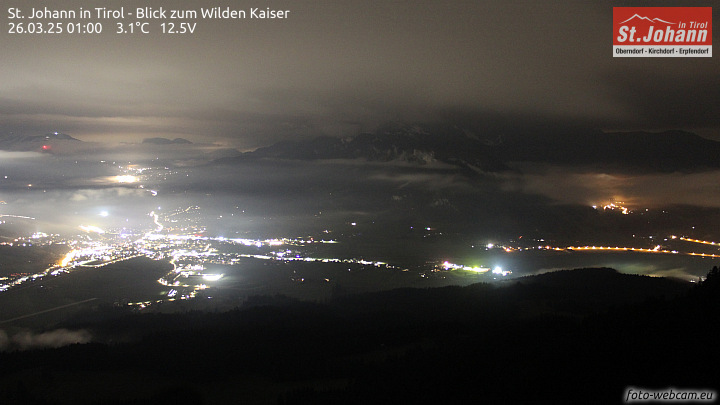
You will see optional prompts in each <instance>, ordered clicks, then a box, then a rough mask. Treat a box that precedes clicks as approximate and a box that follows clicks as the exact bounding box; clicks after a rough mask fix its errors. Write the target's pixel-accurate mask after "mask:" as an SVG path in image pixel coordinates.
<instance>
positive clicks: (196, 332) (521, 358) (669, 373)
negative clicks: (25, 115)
mask: <svg viewBox="0 0 720 405" xmlns="http://www.w3.org/2000/svg"><path fill="white" fill-rule="evenodd" d="M718 273H719V271H718V270H717V269H713V270H712V271H711V272H710V273H709V274H708V277H707V279H706V281H705V282H703V283H700V284H699V285H688V284H689V283H685V284H683V283H680V282H676V281H672V280H662V279H655V278H650V277H641V276H628V275H623V274H619V273H617V272H615V271H613V270H610V269H585V270H578V271H569V272H557V273H550V274H545V275H540V276H536V277H530V278H526V279H521V280H519V281H516V282H511V283H510V285H508V286H505V287H497V286H493V285H488V284H476V285H472V286H468V287H446V288H437V289H402V290H394V291H386V292H381V293H371V294H362V295H356V296H341V297H338V298H336V299H334V300H332V301H330V302H327V303H308V302H298V301H294V300H291V299H287V298H283V297H266V298H258V299H254V300H251V301H250V302H249V303H248V305H246V306H245V307H243V308H238V309H236V310H233V311H230V312H226V313H199V312H190V313H184V314H146V315H120V316H119V317H117V318H115V319H114V320H112V321H108V322H105V323H99V324H98V323H95V324H79V323H76V324H74V325H67V326H68V327H70V328H78V327H83V328H86V329H90V330H93V333H94V334H95V335H96V336H103V335H104V336H129V335H132V333H133V332H138V331H139V332H142V334H141V336H142V337H141V338H139V339H136V340H134V341H129V342H125V343H107V342H105V343H93V344H85V345H74V346H70V347H65V348H61V349H54V350H44V351H30V352H14V353H3V354H0V401H1V402H2V403H3V404H19V403H22V404H27V403H59V402H60V399H59V398H61V397H60V396H59V395H62V398H64V400H66V401H73V403H78V404H83V403H106V404H117V403H163V402H162V401H166V402H164V403H171V402H168V401H172V403H180V404H200V403H237V402H239V401H242V402H243V403H261V402H262V403H267V402H270V403H273V402H274V403H282V404H305V403H313V404H337V403H350V404H364V403H391V402H392V403H398V402H403V403H407V402H422V403H428V401H431V402H437V403H440V402H442V403H468V402H470V401H472V402H473V403H491V404H493V403H597V404H606V403H617V402H620V401H622V398H623V394H624V390H625V388H626V387H627V386H635V387H646V388H657V387H668V386H673V387H680V388H683V387H685V388H713V389H716V387H715V385H716V384H717V371H716V369H717V364H718V360H720V350H719V349H718V347H717V345H714V344H712V341H711V340H709V339H708V333H709V331H712V330H716V329H713V328H716V327H717V326H720V325H718V323H719V322H720V317H718V316H717V315H718V309H719V308H720V295H719V294H718V290H717V288H715V287H716V286H715V284H717V283H716V282H717V281H718V280H717V279H718ZM578 283H585V284H592V286H590V287H589V288H587V289H585V287H583V286H578V285H576V284H578ZM622 284H627V285H626V286H625V287H623V286H622ZM675 286H677V288H675ZM608 289H620V290H624V289H627V290H628V291H630V290H632V291H635V292H636V295H633V294H631V293H625V292H621V293H618V294H615V293H612V292H611V291H607V290H608ZM603 290H605V291H606V292H607V293H608V295H607V296H608V299H607V300H606V301H603V300H602V296H603V295H602V294H601V292H602V291H603ZM598 300H599V301H598ZM573 302H574V304H573ZM588 303H591V304H592V305H586V304H588ZM573 305H575V306H576V308H575V309H573ZM32 375H37V376H41V378H38V379H33V380H32V381H33V383H32V387H30V383H29V382H27V381H30V380H28V379H25V376H32ZM147 376H152V378H151V379H149V378H147ZM37 381H39V382H37ZM68 381H88V382H89V381H92V382H93V384H96V385H97V386H102V389H91V387H89V386H87V384H85V385H78V384H75V385H72V384H68V383H67V382H68ZM73 387H75V388H73ZM121 387H133V388H132V390H125V389H123V388H121ZM30 388H32V389H30ZM60 388H62V389H60ZM180 393H182V394H180Z"/></svg>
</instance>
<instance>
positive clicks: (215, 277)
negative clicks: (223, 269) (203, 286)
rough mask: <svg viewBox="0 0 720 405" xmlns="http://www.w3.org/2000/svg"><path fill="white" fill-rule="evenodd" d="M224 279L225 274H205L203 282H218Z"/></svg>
mask: <svg viewBox="0 0 720 405" xmlns="http://www.w3.org/2000/svg"><path fill="white" fill-rule="evenodd" d="M222 277H223V274H203V280H207V281H218V280H220V279H221V278H222Z"/></svg>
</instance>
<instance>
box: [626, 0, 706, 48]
mask: <svg viewBox="0 0 720 405" xmlns="http://www.w3.org/2000/svg"><path fill="white" fill-rule="evenodd" d="M613 56H614V57H712V7H613Z"/></svg>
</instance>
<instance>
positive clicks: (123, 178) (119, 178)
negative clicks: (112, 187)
mask: <svg viewBox="0 0 720 405" xmlns="http://www.w3.org/2000/svg"><path fill="white" fill-rule="evenodd" d="M115 181H117V182H118V183H135V182H136V181H138V178H137V177H135V176H115Z"/></svg>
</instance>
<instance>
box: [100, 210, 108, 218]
mask: <svg viewBox="0 0 720 405" xmlns="http://www.w3.org/2000/svg"><path fill="white" fill-rule="evenodd" d="M108 215H110V214H108V212H107V211H102V212H101V213H100V216H101V217H106V216H108Z"/></svg>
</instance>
